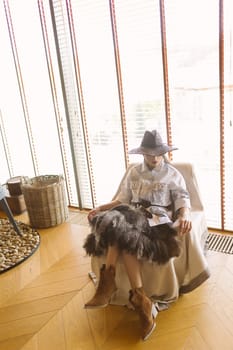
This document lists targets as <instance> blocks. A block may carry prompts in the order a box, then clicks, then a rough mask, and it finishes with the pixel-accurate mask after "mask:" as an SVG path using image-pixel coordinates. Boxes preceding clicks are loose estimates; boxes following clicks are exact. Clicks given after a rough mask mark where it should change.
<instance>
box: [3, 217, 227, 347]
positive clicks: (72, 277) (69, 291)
mask: <svg viewBox="0 0 233 350" xmlns="http://www.w3.org/2000/svg"><path fill="white" fill-rule="evenodd" d="M23 218H24V219H25V216H24V217H23ZM22 221H23V220H22ZM68 221H69V222H66V223H64V224H62V225H59V226H57V227H55V228H51V229H46V230H39V232H40V234H41V246H40V248H39V250H38V251H37V252H36V253H35V254H34V255H33V256H32V257H31V258H29V259H28V260H27V261H25V262H24V263H23V264H21V265H19V266H18V267H16V268H14V269H12V270H10V271H8V272H6V273H4V274H2V275H1V276H0V293H1V301H0V305H1V308H0V350H20V349H21V350H79V349H80V350H81V349H82V350H92V349H93V350H94V349H101V350H126V349H127V350H129V349H147V350H150V349H153V350H181V349H187V350H191V349H193V350H207V349H209V350H220V349H224V350H227V349H229V350H232V349H233V293H232V290H233V255H225V254H222V253H216V252H210V251H209V252H208V256H207V258H208V262H209V265H210V269H211V273H212V275H211V278H210V279H209V280H208V281H206V282H205V283H204V284H203V285H202V286H201V287H199V288H198V289H196V290H195V291H193V292H192V293H190V294H187V295H184V296H182V297H180V299H179V300H178V301H177V302H176V303H174V304H172V305H171V306H170V308H169V309H168V310H166V311H162V312H160V313H159V315H158V317H157V327H156V330H155V331H154V333H153V334H152V336H151V337H150V338H149V339H148V340H147V341H146V342H142V341H141V340H140V325H139V322H138V318H137V315H136V314H135V312H133V311H131V310H129V309H127V308H124V307H118V306H108V307H107V308H105V309H98V310H85V309H84V308H83V305H84V303H85V301H86V300H87V299H88V298H89V297H90V296H91V295H92V294H93V292H94V286H93V284H92V282H91V281H90V280H89V278H88V271H89V270H90V259H89V258H87V257H85V256H84V251H83V249H82V243H83V239H84V237H85V235H86V234H87V232H88V230H89V229H88V227H87V222H86V214H82V213H79V212H77V211H71V212H70V218H69V220H68ZM80 223H81V225H80Z"/></svg>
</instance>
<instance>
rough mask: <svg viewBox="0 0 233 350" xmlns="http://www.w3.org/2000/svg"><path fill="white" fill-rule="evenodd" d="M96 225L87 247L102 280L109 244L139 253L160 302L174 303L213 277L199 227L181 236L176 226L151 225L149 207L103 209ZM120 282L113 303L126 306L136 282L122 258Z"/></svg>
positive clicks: (146, 280)
mask: <svg viewBox="0 0 233 350" xmlns="http://www.w3.org/2000/svg"><path fill="white" fill-rule="evenodd" d="M199 219H200V218H199ZM195 221H196V222H197V220H196V219H195ZM200 221H202V220H200ZM90 225H91V232H90V234H89V235H88V236H87V238H86V240H85V242H84V249H85V251H86V253H87V254H88V255H90V256H92V261H91V263H92V269H93V272H95V274H96V275H97V278H98V276H99V269H100V267H101V265H102V264H103V263H105V258H106V252H107V249H108V246H109V245H117V246H118V248H119V250H120V251H123V250H124V251H126V252H128V253H130V254H133V255H136V256H137V258H138V259H139V261H140V264H141V274H142V281H143V286H144V289H145V291H146V293H147V295H149V296H150V297H151V298H152V299H154V300H156V301H165V302H171V301H174V300H176V299H177V298H178V297H179V295H180V294H183V293H188V292H190V291H192V290H193V289H195V288H197V287H198V286H199V285H200V284H202V283H203V282H204V281H205V280H206V279H207V278H208V277H209V276H210V272H209V269H208V264H207V261H206V257H205V255H204V251H203V247H202V246H201V241H200V237H198V235H197V234H196V233H195V230H194V229H192V231H191V232H190V233H189V234H186V235H184V236H183V237H182V238H181V237H179V236H178V234H177V231H176V230H175V229H174V228H173V226H172V224H169V223H165V224H160V225H156V226H150V225H149V223H148V218H147V217H146V215H145V212H144V211H143V210H141V209H140V208H139V209H135V208H133V207H131V206H128V205H120V206H118V207H115V208H114V209H112V210H109V211H106V212H101V213H100V214H99V215H97V216H96V217H95V219H94V220H93V221H92V223H90ZM200 227H201V222H199V223H198V228H200ZM194 228H195V227H194ZM116 284H117V287H118V289H117V291H116V293H115V294H114V295H113V297H112V300H111V303H112V304H117V305H125V304H127V302H128V291H129V290H130V288H131V286H130V284H129V280H128V276H127V274H126V270H125V268H124V265H123V262H122V260H121V259H120V261H119V262H118V264H117V267H116Z"/></svg>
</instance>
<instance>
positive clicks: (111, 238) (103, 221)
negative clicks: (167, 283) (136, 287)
mask: <svg viewBox="0 0 233 350" xmlns="http://www.w3.org/2000/svg"><path fill="white" fill-rule="evenodd" d="M147 213H148V212H147ZM90 226H91V233H90V234H88V236H87V238H86V239H85V242H84V245H83V248H84V249H85V251H86V253H87V254H88V255H91V256H101V255H105V254H106V251H107V248H108V246H109V245H110V246H112V245H117V246H118V248H119V249H120V250H124V251H126V252H128V253H130V254H133V255H136V256H137V258H138V259H145V260H149V261H156V262H157V263H158V264H165V263H166V262H168V260H169V259H170V258H172V257H176V256H179V254H180V251H181V248H180V242H179V239H178V237H177V231H176V230H175V229H174V228H173V227H172V225H171V224H169V223H165V224H160V225H156V226H150V225H149V223H148V220H147V214H146V212H145V209H143V208H142V207H139V208H134V207H132V206H129V205H124V204H122V205H119V206H116V207H114V208H113V209H110V210H108V211H105V212H101V213H99V214H98V215H96V216H95V217H94V219H93V220H92V222H90Z"/></svg>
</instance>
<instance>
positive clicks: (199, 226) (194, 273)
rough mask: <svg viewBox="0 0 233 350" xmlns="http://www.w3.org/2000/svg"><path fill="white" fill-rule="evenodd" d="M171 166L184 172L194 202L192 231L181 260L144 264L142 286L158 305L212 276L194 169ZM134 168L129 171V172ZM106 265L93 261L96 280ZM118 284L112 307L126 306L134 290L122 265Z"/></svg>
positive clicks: (186, 165) (100, 260)
mask: <svg viewBox="0 0 233 350" xmlns="http://www.w3.org/2000/svg"><path fill="white" fill-rule="evenodd" d="M172 165H173V166H174V167H175V168H177V169H178V170H179V171H180V172H181V174H182V175H183V177H184V179H185V182H186V186H187V190H188V192H189V194H190V199H191V218H192V226H193V228H192V230H191V232H190V233H189V234H187V235H185V237H184V238H183V239H182V252H181V254H180V256H179V257H177V258H172V259H170V260H169V262H168V263H166V264H164V265H158V264H157V263H156V262H148V261H142V263H141V271H142V279H143V286H144V289H145V291H146V293H147V295H148V296H150V297H151V298H152V299H154V300H155V301H162V302H172V301H175V300H176V299H177V298H178V297H179V295H180V294H181V293H187V292H190V291H192V290H193V289H195V288H196V287H198V286H199V285H200V284H201V283H203V282H204V281H205V280H206V279H207V278H208V277H209V275H210V273H209V269H208V264H207V261H206V258H205V254H204V249H205V241H206V238H207V235H208V229H207V224H206V220H205V215H204V209H203V205H202V200H201V196H200V192H199V188H198V183H197V179H196V176H195V173H194V169H193V166H192V164H190V163H172ZM131 166H132V165H130V166H129V167H128V170H129V169H130V168H131ZM126 174H127V172H126ZM126 174H125V175H126ZM123 180H124V178H123V179H122V181H123ZM116 194H117V193H116ZM114 197H115V196H114ZM104 262H105V257H104V256H101V257H92V258H91V267H92V271H93V272H94V274H95V275H96V276H97V278H98V277H99V270H100V267H101V266H102V264H103V263H104ZM116 284H117V287H118V289H117V291H116V293H115V294H114V295H113V296H112V299H111V304H117V305H126V304H127V303H128V295H129V290H130V288H131V287H130V284H129V281H128V276H127V274H126V271H125V268H124V265H123V263H122V262H121V261H119V262H118V264H117V267H116Z"/></svg>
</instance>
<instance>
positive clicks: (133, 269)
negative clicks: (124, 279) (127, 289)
mask: <svg viewBox="0 0 233 350" xmlns="http://www.w3.org/2000/svg"><path fill="white" fill-rule="evenodd" d="M122 259H123V262H124V265H125V269H126V272H127V275H128V278H129V282H130V285H131V288H132V289H134V288H141V287H142V277H141V265H140V262H139V260H138V259H137V257H136V256H135V255H131V254H128V253H126V252H123V253H122Z"/></svg>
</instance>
